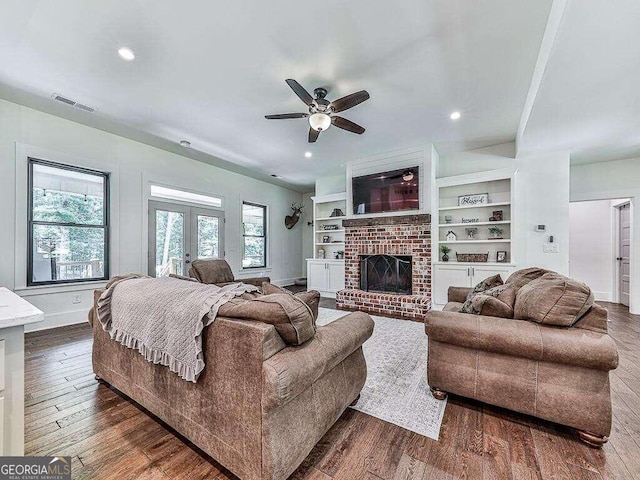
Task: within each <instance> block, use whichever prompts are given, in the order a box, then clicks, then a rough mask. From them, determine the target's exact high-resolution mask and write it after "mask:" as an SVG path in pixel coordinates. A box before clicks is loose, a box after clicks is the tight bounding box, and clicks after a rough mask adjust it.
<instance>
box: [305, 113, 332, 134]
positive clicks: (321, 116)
mask: <svg viewBox="0 0 640 480" xmlns="http://www.w3.org/2000/svg"><path fill="white" fill-rule="evenodd" d="M309 125H310V126H311V128H313V129H314V130H316V131H317V132H323V131H325V130H326V129H327V128H329V127H330V126H331V117H330V116H329V115H327V114H326V113H314V114H312V115H309Z"/></svg>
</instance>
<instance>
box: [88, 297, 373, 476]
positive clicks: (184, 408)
mask: <svg viewBox="0 0 640 480" xmlns="http://www.w3.org/2000/svg"><path fill="white" fill-rule="evenodd" d="M100 294H101V291H96V293H95V298H96V300H97V298H99V296H100ZM245 295H246V294H245ZM318 297H319V295H318V293H317V292H305V296H304V300H303V301H305V302H309V303H311V307H312V309H314V308H315V313H316V315H317V299H318ZM251 298H252V296H251V295H247V296H246V298H241V299H237V300H236V301H233V302H229V303H228V304H226V305H223V307H221V308H220V311H219V315H218V317H217V318H216V320H215V322H214V323H213V324H212V325H211V326H209V327H207V328H206V329H205V331H204V333H203V349H204V354H205V360H206V368H205V369H204V371H203V372H202V374H201V375H200V377H199V379H198V381H197V383H191V382H186V381H184V380H182V379H180V378H179V377H178V376H177V375H176V374H174V373H172V372H170V371H169V369H168V368H167V367H164V366H160V365H154V364H152V363H149V362H147V361H146V360H145V359H144V358H143V357H142V355H140V354H139V353H138V352H137V351H135V350H132V349H129V348H126V347H125V346H123V345H121V344H119V343H116V342H115V341H113V340H111V339H110V338H109V335H108V334H107V332H105V331H104V330H103V329H102V328H101V325H100V322H99V321H97V319H96V318H95V313H94V312H95V305H94V309H93V310H92V312H90V315H89V321H90V323H91V324H92V328H93V335H94V342H93V369H94V372H95V374H96V376H97V377H99V378H100V379H101V380H102V381H104V382H106V383H108V384H110V385H112V386H113V387H115V388H116V389H118V390H120V391H121V392H123V393H124V394H125V395H127V396H129V397H130V398H132V399H133V400H135V401H136V402H138V403H139V404H141V405H142V406H143V407H144V408H146V409H147V410H149V411H150V412H151V413H153V414H154V415H156V416H157V417H159V418H160V419H161V420H162V421H164V422H166V423H167V424H168V425H170V426H171V427H173V428H174V429H175V430H176V431H177V432H179V433H180V434H182V435H183V436H185V437H186V438H187V439H189V440H190V441H191V442H193V443H194V444H195V445H197V446H198V447H199V448H201V449H202V450H203V451H204V452H206V453H207V454H209V455H211V457H213V458H214V459H215V460H216V461H218V462H220V463H221V464H222V465H224V466H225V467H226V468H228V469H229V470H230V471H231V472H233V473H234V474H235V475H237V476H238V477H240V478H241V479H247V480H281V479H285V478H287V477H288V476H289V475H291V473H293V472H294V471H295V469H296V468H297V467H298V466H299V465H300V464H301V463H302V461H303V460H304V459H305V458H306V456H307V455H308V454H309V452H310V451H311V450H312V449H313V447H314V446H315V444H316V443H317V442H318V441H319V440H320V439H321V438H322V436H323V435H324V434H325V433H326V432H327V430H329V428H330V427H331V426H332V425H333V424H334V423H335V421H336V420H337V419H338V418H339V417H340V415H341V414H342V413H343V411H344V410H345V409H346V407H347V406H348V405H349V404H351V403H352V402H354V401H355V400H357V397H358V396H359V394H360V390H361V389H362V387H363V385H364V382H365V380H366V376H367V367H366V363H365V359H364V355H363V353H362V344H363V343H364V342H365V341H366V340H367V339H368V338H369V337H370V336H371V334H372V333H373V321H372V319H371V317H370V316H369V315H367V314H365V313H358V312H356V313H351V314H349V315H346V316H345V317H343V318H341V319H339V320H337V321H335V322H332V323H331V324H329V325H326V326H322V327H318V328H317V330H316V331H315V334H312V338H311V339H310V340H307V341H304V342H303V343H301V344H300V345H297V344H296V341H297V340H296V339H299V338H300V337H299V336H292V338H289V335H288V333H289V332H290V331H291V329H290V328H289V329H287V328H284V327H285V326H284V325H283V322H281V321H280V320H279V318H280V317H282V315H281V312H278V311H276V310H277V305H274V304H268V303H263V302H257V301H252V300H251ZM314 300H315V301H316V303H315V304H314ZM243 302H244V306H243V305H242V304H243ZM274 309H275V310H274ZM250 311H252V313H251V314H250V316H253V317H255V318H254V319H253V320H242V319H239V318H229V317H227V316H225V314H227V315H238V316H241V315H247V312H250ZM260 315H262V316H263V320H264V321H257V320H256V319H257V318H260ZM314 323H315V319H314ZM290 327H291V326H290ZM314 327H315V326H313V327H312V329H313V328H314ZM294 328H298V327H297V326H294ZM279 331H280V332H283V334H285V337H284V338H283V337H282V336H281V335H280V334H279V333H278V332H279Z"/></svg>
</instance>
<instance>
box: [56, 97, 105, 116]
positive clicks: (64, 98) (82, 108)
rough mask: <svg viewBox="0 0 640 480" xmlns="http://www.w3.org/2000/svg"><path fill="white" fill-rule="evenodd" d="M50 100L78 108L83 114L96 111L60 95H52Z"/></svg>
mask: <svg viewBox="0 0 640 480" xmlns="http://www.w3.org/2000/svg"><path fill="white" fill-rule="evenodd" d="M51 98H53V99H54V100H57V101H59V102H62V103H65V104H67V105H70V106H72V107H76V108H79V109H80V110H83V111H85V112H89V113H93V112H95V111H96V109H95V108H93V107H90V106H88V105H83V104H82V103H78V102H76V101H75V100H71V99H70V98H67V97H63V96H62V95H60V94H57V93H54V94H53V95H51Z"/></svg>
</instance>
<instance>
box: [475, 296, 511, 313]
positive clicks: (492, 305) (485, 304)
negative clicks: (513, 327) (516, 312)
mask: <svg viewBox="0 0 640 480" xmlns="http://www.w3.org/2000/svg"><path fill="white" fill-rule="evenodd" d="M471 303H472V306H473V310H474V313H475V312H477V314H478V315H484V316H486V317H500V318H513V307H512V306H510V305H508V304H506V303H505V302H503V301H502V300H500V296H498V297H492V296H490V295H484V294H482V293H479V294H478V295H476V296H475V297H473V300H472V302H471Z"/></svg>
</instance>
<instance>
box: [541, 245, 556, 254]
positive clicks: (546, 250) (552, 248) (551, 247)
mask: <svg viewBox="0 0 640 480" xmlns="http://www.w3.org/2000/svg"><path fill="white" fill-rule="evenodd" d="M542 250H543V251H544V253H560V244H559V243H545V244H544V245H543V246H542Z"/></svg>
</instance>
